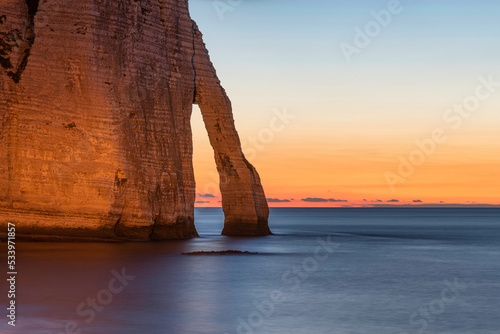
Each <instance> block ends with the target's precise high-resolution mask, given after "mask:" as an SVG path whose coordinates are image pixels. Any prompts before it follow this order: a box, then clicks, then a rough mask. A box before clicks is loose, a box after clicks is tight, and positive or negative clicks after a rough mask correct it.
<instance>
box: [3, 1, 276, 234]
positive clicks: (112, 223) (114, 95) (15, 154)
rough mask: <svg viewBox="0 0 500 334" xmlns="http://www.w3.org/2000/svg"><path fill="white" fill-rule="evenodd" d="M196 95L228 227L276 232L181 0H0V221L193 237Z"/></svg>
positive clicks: (35, 228) (29, 230)
mask: <svg viewBox="0 0 500 334" xmlns="http://www.w3.org/2000/svg"><path fill="white" fill-rule="evenodd" d="M193 104H198V105H199V107H200V109H201V111H202V116H203V120H204V122H205V125H206V128H207V131H208V135H209V138H210V143H211V145H212V147H213V149H214V152H215V161H216V163H217V169H218V172H219V175H220V189H221V193H222V206H223V209H224V213H225V227H224V231H223V234H226V235H235V236H238V235H241V236H256V235H266V234H270V230H269V228H268V225H267V219H268V215H269V209H268V206H267V202H266V198H265V195H264V191H263V188H262V185H261V182H260V178H259V175H258V173H257V171H256V170H255V168H254V167H253V166H252V165H251V164H250V163H249V162H248V161H247V160H246V159H245V157H244V155H243V153H242V151H241V145H240V141H239V138H238V134H237V132H236V129H235V126H234V121H233V115H232V108H231V102H230V100H229V99H228V97H227V95H226V93H225V91H224V89H223V88H222V86H221V84H220V81H219V79H218V78H217V75H216V72H215V69H214V67H213V65H212V63H211V62H210V59H209V55H208V51H207V49H206V47H205V44H204V43H203V39H202V34H201V33H200V31H199V30H198V27H197V25H196V23H195V22H194V21H193V20H191V18H190V16H189V11H188V3H187V1H185V0H139V1H130V0H79V1H76V0H66V1H62V0H44V1H37V0H5V1H2V2H0V113H1V116H2V122H1V125H0V147H1V151H0V226H3V227H2V229H3V230H6V229H5V226H6V225H7V222H12V223H15V224H16V226H17V233H18V234H21V235H23V234H24V235H32V236H37V235H40V236H47V235H49V236H50V235H53V236H69V237H99V238H111V239H127V240H145V239H151V240H164V239H183V238H190V237H194V236H197V232H196V229H195V227H194V216H193V214H194V201H195V182H194V176H193V164H192V154H193V148H192V134H191V127H190V117H191V113H192V106H193Z"/></svg>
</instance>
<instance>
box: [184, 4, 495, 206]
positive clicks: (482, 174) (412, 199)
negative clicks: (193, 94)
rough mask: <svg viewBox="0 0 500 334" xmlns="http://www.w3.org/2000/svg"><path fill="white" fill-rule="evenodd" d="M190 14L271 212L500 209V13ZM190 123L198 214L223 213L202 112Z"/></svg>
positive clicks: (259, 9) (473, 9)
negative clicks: (211, 209)
mask: <svg viewBox="0 0 500 334" xmlns="http://www.w3.org/2000/svg"><path fill="white" fill-rule="evenodd" d="M190 10H191V16H192V18H193V19H194V20H195V21H196V22H197V23H198V26H199V27H200V30H201V31H202V33H203V35H204V41H205V43H206V44H207V48H208V49H209V51H210V56H211V59H212V62H213V63H214V65H215V68H216V69H217V74H218V76H219V78H220V80H221V82H222V85H223V86H224V88H225V89H226V91H227V93H228V95H229V97H230V99H231V101H232V104H233V112H234V118H235V122H236V128H237V130H238V133H239V134H240V137H241V140H242V146H243V150H244V153H245V154H246V156H247V158H248V159H249V160H250V162H251V163H252V164H254V166H255V167H256V168H257V170H258V171H259V173H260V176H261V179H262V183H263V186H264V190H265V192H266V196H267V197H268V198H269V199H270V203H269V204H270V206H297V207H304V206H332V207H338V206H377V205H429V204H496V205H498V204H500V196H499V194H498V193H499V189H500V168H499V167H500V133H499V128H500V43H499V41H498V32H499V31H500V21H499V20H498V15H499V13H500V2H498V1H493V0H491V1H486V0H477V1H464V0H462V1H460V0H453V1H452V0H441V1H435V0H405V1H397V0H392V1H379V0H370V1H368V0H350V1H332V0H328V1H327V0H311V1H305V0H302V1H298V0H287V1H284V0H239V1H238V0H221V1H212V0H190ZM192 126H193V133H194V139H193V140H194V150H195V153H194V166H195V177H196V182H197V192H198V193H199V194H200V195H201V196H199V197H198V198H197V201H198V202H199V203H197V205H198V206H217V205H220V203H219V201H220V193H219V191H218V184H217V182H218V177H217V173H216V169H215V163H214V162H213V151H212V149H211V147H210V145H209V142H208V137H207V134H206V130H205V129H204V126H203V124H202V121H201V116H200V112H199V109H197V107H195V109H194V113H193V119H192ZM206 194H208V196H204V195H206ZM210 195H213V197H211V196H210Z"/></svg>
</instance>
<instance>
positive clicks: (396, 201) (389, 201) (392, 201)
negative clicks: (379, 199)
mask: <svg viewBox="0 0 500 334" xmlns="http://www.w3.org/2000/svg"><path fill="white" fill-rule="evenodd" d="M387 203H399V200H398V199H390V200H388V201H387Z"/></svg>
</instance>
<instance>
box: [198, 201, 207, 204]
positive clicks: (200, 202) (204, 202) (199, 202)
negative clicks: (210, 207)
mask: <svg viewBox="0 0 500 334" xmlns="http://www.w3.org/2000/svg"><path fill="white" fill-rule="evenodd" d="M195 203H196V204H208V203H210V201H196V202H195Z"/></svg>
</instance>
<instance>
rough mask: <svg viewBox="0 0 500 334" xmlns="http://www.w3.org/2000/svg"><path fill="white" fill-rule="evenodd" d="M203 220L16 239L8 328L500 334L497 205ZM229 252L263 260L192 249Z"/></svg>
mask: <svg viewBox="0 0 500 334" xmlns="http://www.w3.org/2000/svg"><path fill="white" fill-rule="evenodd" d="M196 225H197V228H198V231H199V232H200V235H201V237H200V238H198V239H193V240H188V241H174V242H158V243H117V244H114V243H21V244H18V246H17V247H18V252H17V262H18V277H17V279H18V281H17V291H18V293H17V299H16V300H17V304H18V308H17V312H18V318H17V326H16V327H15V329H13V328H12V327H10V326H7V324H6V322H7V320H6V317H5V315H2V318H3V319H4V320H2V322H1V323H0V333H23V334H25V333H36V334H38V333H40V334H42V333H46V334H48V333H81V334H85V333H89V334H90V333H96V334H97V333H98V334H101V333H102V334H113V333H120V334H129V333H130V334H136V333H173V334H177V333H179V334H184V333H186V334H198V333H210V334H211V333H220V334H226V333H229V334H233V333H300V334H305V333H318V334H321V333H342V334H343V333H352V334H359V333H384V334H386V333H388V334H392V333H394V334H403V333H457V334H459V333H460V334H463V333H466V334H491V333H494V334H500V261H499V259H500V210H499V209H421V208H418V209H416V208H413V209H411V208H405V209H403V208H398V209H396V208H387V209H386V208H377V209H291V208H286V209H272V211H271V228H272V230H273V232H274V233H275V235H273V236H269V237H264V238H229V237H222V236H220V235H219V234H220V231H221V230H222V225H223V214H222V211H221V210H220V209H208V208H207V209H196ZM3 245H5V243H3ZM3 248H5V247H3ZM3 248H2V249H3ZM228 249H234V250H241V251H251V252H257V253H258V254H257V255H227V256H221V255H210V256H186V255H181V254H180V253H182V252H191V251H213V250H228ZM1 256H2V257H1V258H0V260H1V261H2V262H4V261H6V260H5V251H2V255H1ZM117 276H119V277H120V278H121V281H120V280H119V279H116V277H117ZM4 282H5V281H4ZM2 290H4V292H1V294H2V299H1V300H2V309H4V310H5V307H4V306H6V304H5V303H6V298H5V297H6V296H4V295H6V291H7V288H6V285H5V283H2ZM111 290H113V291H111ZM92 302H93V303H94V304H92ZM89 305H93V306H89ZM92 307H94V308H92ZM77 309H78V311H77ZM3 312H4V314H6V311H3Z"/></svg>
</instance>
